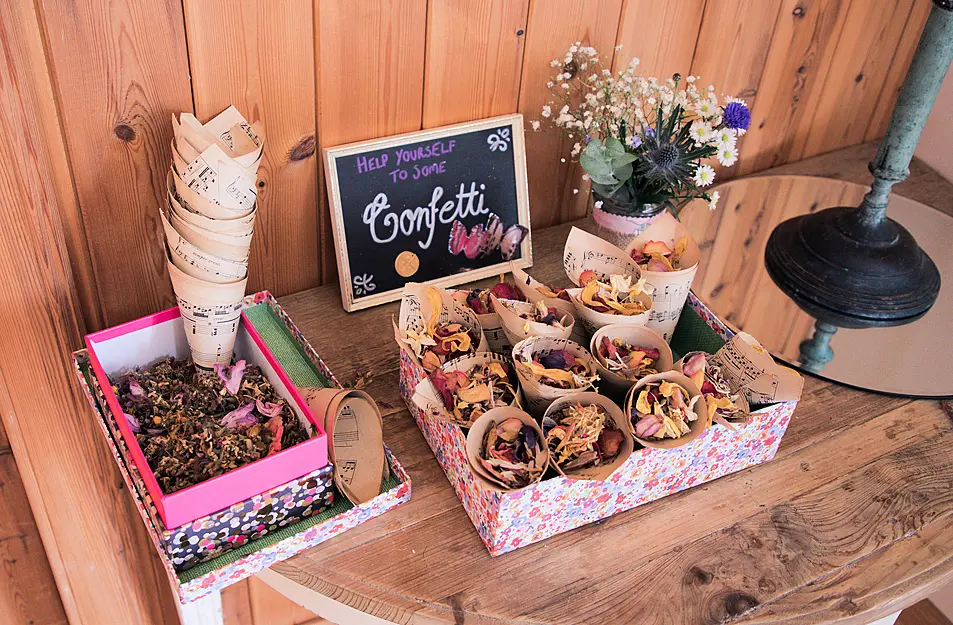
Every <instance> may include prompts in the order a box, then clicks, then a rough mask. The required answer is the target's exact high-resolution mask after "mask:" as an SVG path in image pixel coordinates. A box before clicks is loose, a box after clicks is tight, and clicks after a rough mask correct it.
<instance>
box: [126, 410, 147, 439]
mask: <svg viewBox="0 0 953 625" xmlns="http://www.w3.org/2000/svg"><path fill="white" fill-rule="evenodd" d="M122 416H124V417H126V423H128V424H129V427H130V428H131V429H132V431H133V433H134V434H138V433H139V431H140V430H141V429H142V428H140V427H139V419H137V418H135V417H134V416H132V415H131V414H129V413H128V412H124V413H122Z"/></svg>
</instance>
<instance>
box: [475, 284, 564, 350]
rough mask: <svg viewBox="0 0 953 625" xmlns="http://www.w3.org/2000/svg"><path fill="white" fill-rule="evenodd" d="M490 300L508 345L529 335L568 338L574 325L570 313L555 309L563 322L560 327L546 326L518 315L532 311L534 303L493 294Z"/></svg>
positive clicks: (534, 306) (534, 307)
mask: <svg viewBox="0 0 953 625" xmlns="http://www.w3.org/2000/svg"><path fill="white" fill-rule="evenodd" d="M490 301H492V302H493V308H494V310H496V311H497V312H498V314H499V318H500V323H501V325H502V326H503V332H504V333H505V334H506V338H507V340H508V341H509V344H510V345H516V344H517V343H519V342H520V341H522V340H524V339H528V338H529V337H531V336H552V337H555V338H560V339H568V338H569V337H570V336H571V335H572V330H573V328H574V327H575V325H576V320H575V318H574V317H573V316H572V315H570V314H569V313H561V312H560V311H559V310H557V311H556V314H557V315H559V316H560V317H561V318H562V322H563V323H564V324H565V325H564V326H563V327H561V328H557V327H554V326H548V325H546V324H545V323H539V322H537V321H528V320H526V319H523V318H522V317H520V314H525V313H532V312H533V311H534V310H535V309H536V304H532V303H530V302H519V301H516V300H511V299H499V298H497V297H496V296H495V295H490Z"/></svg>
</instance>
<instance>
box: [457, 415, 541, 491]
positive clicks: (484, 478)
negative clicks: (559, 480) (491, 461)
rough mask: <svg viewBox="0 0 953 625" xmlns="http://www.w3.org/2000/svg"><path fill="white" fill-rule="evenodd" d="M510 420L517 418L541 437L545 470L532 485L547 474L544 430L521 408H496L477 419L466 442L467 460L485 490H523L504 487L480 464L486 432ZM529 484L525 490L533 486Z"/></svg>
mask: <svg viewBox="0 0 953 625" xmlns="http://www.w3.org/2000/svg"><path fill="white" fill-rule="evenodd" d="M510 418H516V419H519V420H520V421H522V422H523V423H524V424H525V425H528V426H530V427H531V428H533V429H534V430H535V431H536V434H537V435H538V436H539V446H540V456H539V459H540V461H541V464H542V467H543V470H542V471H541V472H540V474H539V477H538V478H537V479H536V481H534V482H532V484H536V483H538V482H539V481H540V480H541V479H542V477H543V475H545V473H546V468H547V467H548V466H549V449H548V448H547V447H546V442H545V439H544V438H543V430H542V429H541V428H540V427H539V424H538V423H536V421H535V420H534V419H533V417H531V416H529V415H528V414H526V413H525V412H523V411H522V410H520V409H519V408H516V407H513V406H503V407H500V408H494V409H492V410H488V411H487V412H486V413H484V414H483V415H482V416H481V417H480V418H479V419H477V420H476V421H475V422H474V423H473V426H472V427H471V428H470V431H469V432H468V433H467V442H466V451H467V460H468V461H469V463H470V468H471V469H472V470H473V472H474V473H475V474H476V477H477V479H478V481H479V482H480V484H481V485H482V486H483V487H484V488H488V489H490V490H495V491H500V492H508V491H512V490H521V489H511V488H507V487H506V486H504V485H503V484H502V483H501V482H499V481H498V480H497V478H496V477H495V476H494V475H493V474H492V473H490V471H489V470H488V469H487V468H486V467H484V466H483V464H482V463H481V462H480V453H481V451H482V449H483V437H484V436H485V435H486V431H487V430H488V429H489V428H490V427H491V426H493V427H495V426H496V425H498V424H499V423H502V422H503V421H506V420H507V419H510ZM532 484H528V485H527V486H524V487H523V488H526V487H528V486H531V485H532Z"/></svg>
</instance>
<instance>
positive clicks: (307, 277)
mask: <svg viewBox="0 0 953 625" xmlns="http://www.w3.org/2000/svg"><path fill="white" fill-rule="evenodd" d="M185 24H186V30H187V32H188V49H189V61H190V65H191V68H192V97H193V100H194V102H195V114H196V115H197V116H198V118H199V119H201V120H203V121H205V120H207V119H210V118H211V117H213V116H215V115H217V114H218V113H219V112H221V111H222V110H224V109H226V108H228V106H229V105H230V104H234V105H235V106H236V107H237V108H238V110H239V111H241V112H242V113H243V114H244V115H245V117H246V118H247V119H248V120H249V121H250V122H252V123H255V122H261V123H262V124H264V134H265V140H266V144H265V151H264V155H263V156H262V164H261V166H260V167H259V169H258V204H259V208H258V218H257V219H256V221H255V226H256V227H255V237H254V239H253V240H252V249H251V258H250V262H249V268H248V287H247V291H248V292H249V293H254V292H255V291H260V290H262V289H268V290H270V291H271V292H272V293H274V294H275V295H276V296H277V295H284V294H286V293H292V292H294V291H300V290H301V289H306V288H310V287H313V286H317V285H318V284H320V282H321V264H322V258H325V257H326V255H328V254H329V255H330V256H333V255H334V251H333V249H331V250H330V251H328V250H320V251H319V244H321V243H323V242H324V241H325V239H327V240H328V241H330V236H331V234H330V233H331V231H330V222H329V221H328V219H327V214H326V213H325V212H323V211H322V212H321V213H320V214H321V217H322V220H321V223H320V224H319V223H318V216H319V212H318V210H317V208H316V205H317V199H318V196H317V185H316V182H317V161H318V158H317V157H316V156H315V154H314V152H315V145H316V143H315V93H314V79H315V76H314V21H313V19H312V14H311V0H290V1H283V2H257V1H256V0H244V1H243V2H229V1H227V0H214V1H206V0H189V1H187V2H186V3H185ZM325 235H326V236H325ZM322 252H323V253H322Z"/></svg>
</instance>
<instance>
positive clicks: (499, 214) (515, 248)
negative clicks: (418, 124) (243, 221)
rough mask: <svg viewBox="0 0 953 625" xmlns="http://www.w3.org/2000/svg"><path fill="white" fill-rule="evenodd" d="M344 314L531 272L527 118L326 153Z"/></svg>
mask: <svg viewBox="0 0 953 625" xmlns="http://www.w3.org/2000/svg"><path fill="white" fill-rule="evenodd" d="M324 157H325V161H326V165H327V178H328V189H329V192H330V199H331V213H332V217H333V228H334V246H335V249H336V251H337V259H338V275H339V278H340V280H341V299H342V301H343V302H344V308H345V309H347V310H349V311H351V310H359V309H361V308H367V307H368V306H374V305H377V304H382V303H384V302H389V301H393V300H395V299H399V298H400V296H401V291H402V289H403V286H404V284H406V283H407V282H426V283H430V284H434V285H437V286H451V285H454V284H461V283H463V282H469V281H471V280H478V279H480V278H486V277H488V276H492V275H495V274H498V273H503V272H504V271H507V270H508V269H509V268H510V266H511V263H515V264H516V266H517V267H521V268H522V267H528V266H530V265H532V261H533V258H532V245H531V242H530V230H529V227H530V224H529V195H528V193H527V186H526V151H525V147H524V145H523V117H522V115H506V116H502V117H495V118H492V119H487V120H483V121H478V122H469V123H465V124H457V125H454V126H445V127H443V128H435V129H432V130H425V131H421V132H413V133H409V134H404V135H397V136H394V137H387V138H384V139H375V140H372V141H363V142H361V143H353V144H350V145H343V146H340V147H335V148H327V149H325V150H324Z"/></svg>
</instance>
